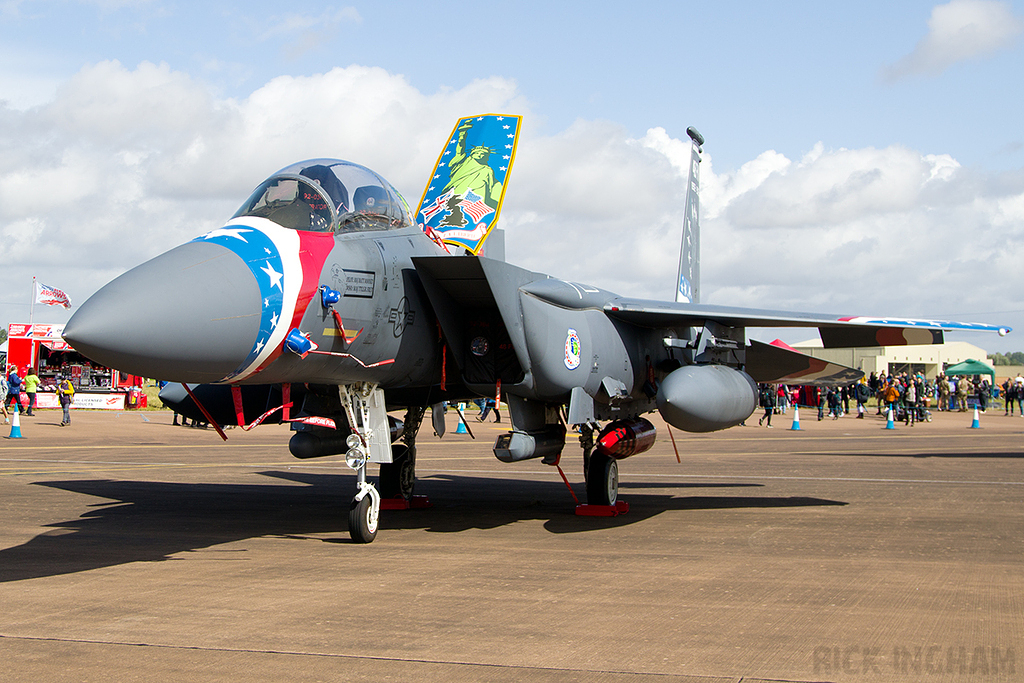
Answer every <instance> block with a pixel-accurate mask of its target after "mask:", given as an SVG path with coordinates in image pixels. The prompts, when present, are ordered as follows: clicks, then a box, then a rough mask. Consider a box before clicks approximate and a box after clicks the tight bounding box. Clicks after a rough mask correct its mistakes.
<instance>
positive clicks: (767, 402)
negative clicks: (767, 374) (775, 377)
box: [757, 384, 778, 428]
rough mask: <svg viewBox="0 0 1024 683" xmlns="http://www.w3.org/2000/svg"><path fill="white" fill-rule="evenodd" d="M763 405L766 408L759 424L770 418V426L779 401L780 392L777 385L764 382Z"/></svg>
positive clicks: (761, 391) (761, 393) (762, 386)
mask: <svg viewBox="0 0 1024 683" xmlns="http://www.w3.org/2000/svg"><path fill="white" fill-rule="evenodd" d="M759 393H760V395H761V407H762V408H764V415H762V416H761V419H760V420H758V421H757V425H758V426H759V427H760V426H761V425H763V424H764V421H765V420H768V427H769V428H771V426H772V413H774V412H775V403H776V402H777V401H778V393H777V392H776V389H775V387H773V386H772V385H771V384H762V385H761V390H760V392H759Z"/></svg>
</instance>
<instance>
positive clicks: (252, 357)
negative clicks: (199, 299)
mask: <svg viewBox="0 0 1024 683" xmlns="http://www.w3.org/2000/svg"><path fill="white" fill-rule="evenodd" d="M192 241H193V242H213V243H214V244H219V245H221V246H223V247H226V248H228V249H230V250H231V251H233V252H234V253H235V254H237V255H238V256H239V258H241V259H242V260H243V261H244V262H245V264H246V265H247V266H248V267H249V271H250V272H251V273H252V276H253V277H254V278H255V279H256V282H257V284H258V285H259V289H260V325H259V332H258V334H257V335H256V339H255V340H254V341H253V345H252V348H251V349H250V351H249V353H248V355H247V356H246V357H245V360H244V361H242V363H241V364H240V365H239V366H238V367H237V368H236V369H235V370H234V372H232V373H231V374H229V375H228V376H227V377H225V378H224V380H223V381H228V382H230V381H237V380H242V379H245V378H246V377H249V376H250V375H252V374H254V373H255V372H258V371H259V370H260V369H262V368H263V367H266V366H267V365H268V364H269V363H271V362H272V361H273V360H274V359H275V358H277V357H278V356H279V355H280V354H281V348H282V344H283V342H284V339H285V337H286V336H287V334H288V331H289V330H290V329H291V328H292V327H294V326H295V325H297V324H298V323H299V321H300V320H301V318H302V314H303V313H305V311H306V306H307V305H308V304H309V302H310V300H311V299H312V298H313V296H314V294H315V293H316V292H317V288H318V284H319V283H318V280H319V275H320V271H321V269H322V266H323V263H324V261H325V260H326V258H327V255H328V254H329V253H330V250H331V248H333V246H334V237H333V235H331V234H323V233H307V232H300V231H296V230H289V229H287V228H282V227H280V226H278V225H277V224H275V223H272V222H271V221H269V220H267V219H265V218H257V217H253V216H246V217H244V218H237V219H234V220H232V221H230V222H228V223H227V225H225V226H224V227H222V228H218V229H217V230H213V231H211V232H208V233H206V234H205V235H201V236H199V237H197V238H196V239H194V240H192ZM215 295H216V293H215V292H211V296H215Z"/></svg>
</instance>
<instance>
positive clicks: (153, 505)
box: [0, 471, 846, 582]
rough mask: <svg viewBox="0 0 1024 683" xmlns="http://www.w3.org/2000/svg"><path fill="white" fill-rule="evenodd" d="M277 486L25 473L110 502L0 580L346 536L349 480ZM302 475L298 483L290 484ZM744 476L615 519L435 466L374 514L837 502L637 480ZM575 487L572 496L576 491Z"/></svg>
mask: <svg viewBox="0 0 1024 683" xmlns="http://www.w3.org/2000/svg"><path fill="white" fill-rule="evenodd" d="M260 474H262V475H264V476H267V477H273V478H276V479H281V480H285V481H287V482H288V483H280V484H182V483H169V482H155V481H119V480H67V481H41V482H35V483H36V485H39V486H47V487H51V488H55V489H61V490H64V491H70V492H74V493H80V494H83V495H88V496H95V497H97V498H104V499H107V500H108V501H109V502H101V503H94V504H93V505H91V506H89V507H90V508H91V509H89V510H88V511H86V512H84V513H83V514H82V515H81V516H80V517H78V518H77V519H73V520H69V521H63V522H54V523H52V524H49V525H47V526H49V527H51V528H53V529H54V531H52V532H46V533H42V534H40V535H38V536H36V537H35V538H33V539H31V540H30V541H28V542H26V543H23V544H21V545H18V546H12V547H10V548H5V549H2V550H0V582H10V581H20V580H24V579H31V578H39V577H44V576H56V575H62V574H72V573H76V572H81V571H87V570H90V569H97V568H100V567H109V566H115V565H120V564H127V563H130V562H160V561H167V560H173V559H175V558H174V557H173V555H175V554H177V553H182V552H189V551H195V550H199V549H203V548H208V547H211V546H216V545H220V544H224V543H231V542H236V541H241V540H246V539H250V538H259V537H267V536H269V537H281V538H303V539H304V538H309V536H308V535H309V534H321V535H328V537H327V538H323V537H319V540H322V541H325V542H332V543H348V542H349V539H348V506H349V503H350V501H351V492H352V489H353V488H354V477H353V476H345V475H334V474H310V473H296V472H279V471H268V472H261V473H260ZM297 484H304V485H297ZM760 486H761V485H760V484H747V483H736V484H733V483H684V484H665V483H662V482H659V483H655V484H644V483H628V484H624V486H623V488H626V489H629V492H628V494H627V495H625V496H623V498H624V499H626V500H628V501H629V504H630V511H629V513H628V514H626V515H622V516H619V517H613V518H595V517H577V516H576V515H574V514H573V512H574V506H575V502H574V501H573V500H572V497H571V496H570V494H569V492H568V490H567V489H566V488H565V486H564V484H563V483H562V482H561V481H559V480H555V481H553V482H545V481H536V480H523V479H496V478H477V477H467V476H458V477H455V476H449V475H440V476H438V475H435V476H429V477H424V478H422V479H420V480H419V481H418V482H417V488H416V491H417V493H418V494H419V493H422V494H427V495H428V496H429V497H430V500H431V502H432V503H433V507H432V508H429V509H425V510H409V511H384V512H382V513H381V523H380V528H381V533H382V538H383V540H385V541H386V538H387V536H386V534H387V530H388V529H423V530H425V531H430V532H435V533H455V532H460V531H465V530H468V529H491V528H497V527H500V526H503V525H507V524H512V523H515V522H519V521H523V520H542V521H544V527H545V529H546V530H547V531H548V532H550V533H558V534H561V533H577V532H586V531H594V530H599V529H604V528H610V527H618V526H623V525H629V524H635V523H637V522H641V521H643V520H645V519H648V518H650V517H653V516H654V515H657V514H660V513H662V512H665V511H672V510H702V509H727V508H785V507H807V506H827V505H846V503H844V502H839V501H833V500H824V499H820V498H803V497H770V496H767V497H756V496H738V495H723V496H713V495H707V496H675V495H671V494H668V493H646V492H643V490H644V489H663V488H672V489H681V488H686V489H695V488H700V489H702V490H724V489H742V488H758V487H760ZM582 494H583V492H582V491H577V495H582Z"/></svg>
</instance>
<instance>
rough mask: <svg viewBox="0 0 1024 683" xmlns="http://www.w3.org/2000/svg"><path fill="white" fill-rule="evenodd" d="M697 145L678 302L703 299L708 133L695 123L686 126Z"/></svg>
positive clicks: (692, 158)
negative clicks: (703, 159)
mask: <svg viewBox="0 0 1024 683" xmlns="http://www.w3.org/2000/svg"><path fill="white" fill-rule="evenodd" d="M686 134H687V135H689V136H690V140H691V141H692V143H693V145H692V147H691V149H690V172H689V178H688V181H687V184H686V207H685V215H684V217H683V241H682V244H681V245H680V247H679V276H678V277H677V278H676V302H677V303H687V304H698V303H700V219H699V217H700V153H701V151H702V146H703V145H704V136H703V135H701V134H700V133H698V132H697V129H696V128H693V127H692V126H691V127H690V128H687V129H686Z"/></svg>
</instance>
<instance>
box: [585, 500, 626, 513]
mask: <svg viewBox="0 0 1024 683" xmlns="http://www.w3.org/2000/svg"><path fill="white" fill-rule="evenodd" d="M627 512H629V503H627V502H626V501H624V500H617V501H615V505H577V506H576V514H577V515H578V516H580V517H618V516H619V515H624V514H626V513H627Z"/></svg>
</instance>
